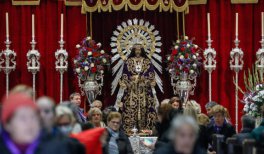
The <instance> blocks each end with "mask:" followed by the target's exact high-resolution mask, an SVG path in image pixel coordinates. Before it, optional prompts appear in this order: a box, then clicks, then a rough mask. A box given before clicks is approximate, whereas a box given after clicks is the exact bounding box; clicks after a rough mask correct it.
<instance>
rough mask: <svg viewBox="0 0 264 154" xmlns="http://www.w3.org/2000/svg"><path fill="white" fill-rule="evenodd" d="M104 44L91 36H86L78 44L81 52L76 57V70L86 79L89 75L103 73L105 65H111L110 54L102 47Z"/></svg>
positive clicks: (77, 46)
mask: <svg viewBox="0 0 264 154" xmlns="http://www.w3.org/2000/svg"><path fill="white" fill-rule="evenodd" d="M101 46H102V44H101V43H96V42H95V41H94V40H92V39H91V37H86V38H84V39H83V40H82V41H81V43H80V44H77V45H76V48H77V49H78V52H79V54H78V55H77V56H76V57H75V58H74V60H73V62H74V68H75V69H74V72H75V73H76V74H78V77H79V78H80V79H81V80H82V81H85V80H87V78H88V77H91V76H95V75H99V74H103V73H104V66H108V67H109V66H110V59H111V58H110V56H109V55H108V54H106V53H105V51H104V50H103V49H101Z"/></svg>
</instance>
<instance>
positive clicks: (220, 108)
mask: <svg viewBox="0 0 264 154" xmlns="http://www.w3.org/2000/svg"><path fill="white" fill-rule="evenodd" d="M212 111H213V114H216V113H221V114H222V115H223V116H224V117H226V109H225V108H224V107H223V106H222V105H215V106H214V107H213V108H212Z"/></svg>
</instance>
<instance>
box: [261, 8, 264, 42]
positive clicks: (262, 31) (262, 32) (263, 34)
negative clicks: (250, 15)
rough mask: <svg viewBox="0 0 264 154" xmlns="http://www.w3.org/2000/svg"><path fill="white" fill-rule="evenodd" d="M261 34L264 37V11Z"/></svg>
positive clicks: (263, 13) (262, 13)
mask: <svg viewBox="0 0 264 154" xmlns="http://www.w3.org/2000/svg"><path fill="white" fill-rule="evenodd" d="M261 36H262V37H264V12H261Z"/></svg>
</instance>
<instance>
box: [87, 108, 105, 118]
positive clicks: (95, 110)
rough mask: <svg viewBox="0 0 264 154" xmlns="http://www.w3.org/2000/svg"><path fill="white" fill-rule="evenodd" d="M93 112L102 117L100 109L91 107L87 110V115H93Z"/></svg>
mask: <svg viewBox="0 0 264 154" xmlns="http://www.w3.org/2000/svg"><path fill="white" fill-rule="evenodd" d="M95 113H98V114H100V115H101V117H102V114H103V113H102V111H101V110H100V109H98V108H96V107H95V108H91V109H90V110H89V112H88V115H89V117H92V116H93V114H95Z"/></svg>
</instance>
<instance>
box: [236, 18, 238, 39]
mask: <svg viewBox="0 0 264 154" xmlns="http://www.w3.org/2000/svg"><path fill="white" fill-rule="evenodd" d="M236 36H238V13H236Z"/></svg>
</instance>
